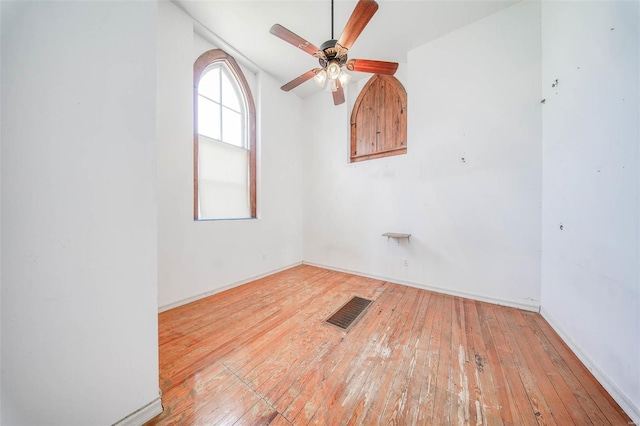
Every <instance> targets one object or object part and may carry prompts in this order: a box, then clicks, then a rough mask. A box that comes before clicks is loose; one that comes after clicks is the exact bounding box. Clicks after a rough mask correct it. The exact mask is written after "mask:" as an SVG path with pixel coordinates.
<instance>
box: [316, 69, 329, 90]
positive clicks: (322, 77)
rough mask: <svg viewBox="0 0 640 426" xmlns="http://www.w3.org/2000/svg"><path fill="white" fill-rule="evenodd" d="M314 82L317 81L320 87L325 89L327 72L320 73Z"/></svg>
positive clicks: (321, 71)
mask: <svg viewBox="0 0 640 426" xmlns="http://www.w3.org/2000/svg"><path fill="white" fill-rule="evenodd" d="M313 81H315V82H316V84H317V85H318V86H320V87H323V88H324V83H325V82H326V81H327V72H326V71H325V70H320V71H318V72H317V73H316V75H315V77H313Z"/></svg>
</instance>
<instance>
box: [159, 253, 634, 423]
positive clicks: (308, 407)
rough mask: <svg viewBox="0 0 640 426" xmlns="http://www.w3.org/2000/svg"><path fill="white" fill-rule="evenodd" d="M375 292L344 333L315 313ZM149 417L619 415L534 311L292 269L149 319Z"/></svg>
mask: <svg viewBox="0 0 640 426" xmlns="http://www.w3.org/2000/svg"><path fill="white" fill-rule="evenodd" d="M356 295H357V296H361V297H364V298H368V299H372V300H374V303H373V304H372V305H371V306H370V307H369V309H368V310H367V312H366V314H365V315H364V317H363V318H362V319H361V320H360V321H359V322H358V323H357V324H356V325H355V326H354V327H353V328H352V329H351V330H350V331H349V332H348V333H345V332H344V331H343V330H341V329H339V328H337V327H334V326H332V325H329V324H327V323H325V322H324V320H325V319H326V318H327V316H329V315H330V314H331V313H333V312H334V311H335V310H336V309H337V308H339V307H340V306H341V305H342V304H343V303H345V302H346V301H347V300H349V299H350V298H351V297H352V296H356ZM159 328H160V331H159V333H160V335H159V339H160V387H161V389H162V392H163V396H162V401H163V405H164V413H163V414H161V415H160V416H159V417H157V418H156V419H154V420H152V421H151V422H149V423H148V424H149V425H169V424H172V425H173V424H175V425H192V424H193V425H218V424H224V425H232V424H237V425H253V424H271V425H291V424H293V425H307V424H313V425H331V426H333V425H380V424H384V425H388V424H398V425H401V424H413V425H449V424H456V425H463V424H464V425H467V424H469V425H480V424H482V425H501V424H504V425H536V424H549V425H553V424H557V425H572V424H575V425H591V424H593V425H627V424H629V422H630V421H631V420H630V419H629V418H628V417H627V416H626V414H625V413H624V412H623V411H622V410H621V409H620V407H619V406H618V405H617V404H616V403H615V402H614V401H613V399H612V398H611V397H610V396H609V395H608V394H607V393H606V392H605V390H604V389H603V388H602V387H601V386H600V384H599V383H598V382H597V381H596V380H595V379H594V377H593V376H592V375H591V374H590V373H589V371H588V370H587V369H586V368H585V367H584V366H583V365H582V364H581V363H580V361H579V360H578V359H577V358H576V357H575V355H574V354H573V353H572V352H571V351H570V350H569V349H568V348H567V346H566V345H565V344H564V343H563V342H562V341H561V340H560V338H559V337H558V335H557V334H556V333H555V332H554V331H553V330H552V329H551V327H550V326H549V325H548V324H547V323H546V322H545V321H544V319H543V318H542V317H541V316H540V315H539V314H537V313H532V312H526V311H521V310H518V309H513V308H506V307H501V306H497V305H492V304H488V303H483V302H476V301H472V300H468V299H463V298H459V297H453V296H448V295H443V294H439V293H433V292H429V291H425V290H419V289H416V288H412V287H406V286H402V285H397V284H392V283H388V282H383V281H379V280H374V279H369V278H363V277H359V276H354V275H349V274H343V273H339V272H335V271H328V270H324V269H320V268H315V267H311V266H306V265H302V266H298V267H295V268H292V269H289V270H287V271H284V272H281V273H278V274H275V275H272V276H269V277H266V278H263V279H260V280H257V281H254V282H252V283H249V284H246V285H243V286H240V287H237V288H234V289H232V290H228V291H225V292H223V293H219V294H216V295H214V296H211V297H208V298H206V299H202V300H199V301H197V302H194V303H191V304H188V305H185V306H181V307H179V308H175V309H172V310H170V311H167V312H164V313H162V314H160V316H159Z"/></svg>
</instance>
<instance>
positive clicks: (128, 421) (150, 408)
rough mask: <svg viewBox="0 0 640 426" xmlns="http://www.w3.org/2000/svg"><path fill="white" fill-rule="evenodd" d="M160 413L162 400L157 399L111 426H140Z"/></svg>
mask: <svg viewBox="0 0 640 426" xmlns="http://www.w3.org/2000/svg"><path fill="white" fill-rule="evenodd" d="M160 413H162V399H161V398H160V397H157V398H156V399H154V400H153V401H151V402H150V403H148V404H147V405H145V406H144V407H142V408H140V409H139V410H137V411H134V412H133V413H131V414H129V415H128V416H127V417H125V418H124V419H122V420H120V421H117V422H115V423H114V424H113V426H142V425H143V424H145V423H146V422H148V421H149V420H151V419H152V418H154V417H155V416H157V415H158V414H160Z"/></svg>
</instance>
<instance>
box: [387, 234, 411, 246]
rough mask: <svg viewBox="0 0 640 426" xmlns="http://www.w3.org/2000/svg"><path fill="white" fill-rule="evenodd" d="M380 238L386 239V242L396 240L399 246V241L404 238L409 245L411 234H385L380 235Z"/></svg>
mask: <svg viewBox="0 0 640 426" xmlns="http://www.w3.org/2000/svg"><path fill="white" fill-rule="evenodd" d="M382 236H383V237H387V241H389V239H391V238H393V239H394V240H396V242H397V243H398V245H400V240H402V239H404V238H406V239H407V242H409V244H411V234H399V233H397V232H385V233H384V234H382Z"/></svg>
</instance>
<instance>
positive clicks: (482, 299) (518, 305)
mask: <svg viewBox="0 0 640 426" xmlns="http://www.w3.org/2000/svg"><path fill="white" fill-rule="evenodd" d="M302 263H303V264H304V265H310V266H316V267H318V268H324V269H330V270H332V271H338V272H345V273H347V274H352V275H359V276H361V277H367V278H373V279H375V280H381V281H388V282H390V283H395V284H402V285H406V286H409V287H415V288H420V289H423V290H429V291H434V292H436V293H443V294H448V295H451V296H458V297H464V298H465V299H471V300H477V301H479V302H487V303H493V304H495V305H501V306H508V307H510V308H518V309H523V310H525V311H531V312H540V305H539V304H532V303H522V302H516V301H513V300H505V299H498V298H495V297H489V296H482V295H478V294H470V293H465V292H462V291H455V290H450V289H446V288H441V287H435V286H429V285H424V284H418V283H414V282H411V281H404V280H399V279H396V278H389V277H383V276H379V275H372V274H367V273H364V272H359V271H352V270H349V269H343V268H336V267H334V266H327V265H322V264H318V263H313V262H306V261H303V262H302Z"/></svg>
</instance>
